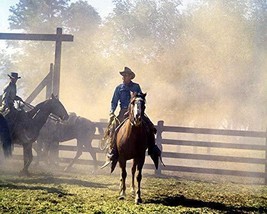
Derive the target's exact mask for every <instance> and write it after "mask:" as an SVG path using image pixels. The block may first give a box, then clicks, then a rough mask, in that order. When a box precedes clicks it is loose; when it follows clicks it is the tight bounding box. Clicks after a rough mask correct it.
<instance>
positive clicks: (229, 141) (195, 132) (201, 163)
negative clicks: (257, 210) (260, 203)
mask: <svg viewBox="0 0 267 214" xmlns="http://www.w3.org/2000/svg"><path fill="white" fill-rule="evenodd" d="M95 124H96V126H97V127H98V128H100V129H105V127H106V126H107V123H105V122H95ZM156 127H157V130H158V132H157V136H156V141H157V145H158V146H159V147H160V148H161V149H162V151H163V153H162V157H163V162H164V163H165V165H166V167H164V166H162V165H160V166H159V170H155V171H154V166H153V164H152V161H151V160H150V158H149V157H147V158H146V163H145V167H144V169H146V170H147V171H151V173H156V174H157V175H167V176H168V175H170V176H175V175H176V174H177V173H178V176H182V175H183V173H186V174H187V175H188V174H189V175H192V176H194V175H200V176H201V175H202V176H217V177H220V176H222V175H223V176H231V177H232V176H233V177H234V178H237V182H238V181H240V182H241V181H242V180H243V179H250V178H252V179H256V183H264V184H267V133H266V132H263V131H241V130H225V129H207V128H190V127H178V126H165V125H164V122H163V121H159V122H158V123H157V126H156ZM101 138H102V136H101V135H99V134H98V133H96V134H95V136H94V141H93V144H94V145H93V146H94V147H95V148H96V150H97V152H98V154H97V157H98V160H97V161H98V163H99V166H101V165H102V164H103V163H104V161H105V155H104V154H103V151H101V150H100V149H99V148H98V145H99V144H98V142H99V140H100V139H101ZM59 149H60V153H64V152H71V151H72V152H73V151H76V142H75V143H74V144H72V145H70V144H69V143H64V144H63V143H61V144H60V147H59ZM72 156H73V157H74V153H73V155H72ZM60 160H61V162H62V163H68V162H70V160H71V158H69V157H60ZM77 163H78V164H81V165H84V164H86V165H93V164H94V162H93V160H92V159H88V155H86V158H85V156H84V155H83V156H82V157H81V159H80V160H79V161H78V162H77Z"/></svg>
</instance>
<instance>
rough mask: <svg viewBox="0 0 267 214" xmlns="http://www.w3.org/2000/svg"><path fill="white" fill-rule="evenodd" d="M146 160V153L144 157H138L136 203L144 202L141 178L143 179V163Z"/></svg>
mask: <svg viewBox="0 0 267 214" xmlns="http://www.w3.org/2000/svg"><path fill="white" fill-rule="evenodd" d="M144 162H145V155H144V157H143V158H140V159H138V163H137V176H136V180H137V185H138V186H137V191H136V195H135V203H136V204H140V203H142V199H141V180H142V169H143V165H144Z"/></svg>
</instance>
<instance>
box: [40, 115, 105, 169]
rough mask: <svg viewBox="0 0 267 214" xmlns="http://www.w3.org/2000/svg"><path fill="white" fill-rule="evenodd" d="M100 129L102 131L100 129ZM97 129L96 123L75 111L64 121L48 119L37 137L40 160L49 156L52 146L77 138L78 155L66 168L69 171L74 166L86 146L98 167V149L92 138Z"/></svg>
mask: <svg viewBox="0 0 267 214" xmlns="http://www.w3.org/2000/svg"><path fill="white" fill-rule="evenodd" d="M98 130H99V132H101V130H100V129H98ZM95 131H96V125H95V123H93V122H92V121H90V120H88V119H86V118H84V117H80V116H77V115H76V114H75V113H70V114H69V119H68V120H67V121H64V122H57V121H55V120H52V119H49V120H47V122H46V124H45V125H44V126H43V128H42V129H41V131H40V134H39V136H38V138H37V147H36V148H35V150H36V152H37V158H38V161H39V160H40V157H44V158H47V157H49V152H52V151H51V150H52V148H51V147H53V146H54V145H58V143H59V142H64V141H68V140H73V139H76V140H77V152H76V155H75V157H74V159H73V160H72V161H71V163H70V164H69V165H68V166H67V167H66V168H65V169H64V170H65V171H67V170H69V169H70V168H71V167H72V166H73V164H74V163H75V162H76V161H77V160H78V158H79V157H80V156H81V155H82V152H83V149H84V148H85V149H86V151H88V152H89V153H90V154H91V156H92V158H93V161H94V166H95V168H96V167H97V159H96V151H95V149H94V148H93V147H92V140H93V138H94V134H95ZM102 132H103V131H102ZM50 159H51V158H50ZM37 163H38V162H37Z"/></svg>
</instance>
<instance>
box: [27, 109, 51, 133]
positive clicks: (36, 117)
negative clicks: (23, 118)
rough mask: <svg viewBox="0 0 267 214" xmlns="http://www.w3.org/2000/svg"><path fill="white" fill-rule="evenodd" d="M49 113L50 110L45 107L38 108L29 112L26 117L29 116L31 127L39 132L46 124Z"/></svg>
mask: <svg viewBox="0 0 267 214" xmlns="http://www.w3.org/2000/svg"><path fill="white" fill-rule="evenodd" d="M50 113H51V110H50V108H49V107H45V106H41V107H40V108H39V107H38V109H37V111H36V110H35V111H30V112H29V113H28V115H29V116H31V127H32V128H34V129H36V130H40V129H41V128H42V127H43V125H44V124H45V123H46V120H47V118H48V117H49V115H50Z"/></svg>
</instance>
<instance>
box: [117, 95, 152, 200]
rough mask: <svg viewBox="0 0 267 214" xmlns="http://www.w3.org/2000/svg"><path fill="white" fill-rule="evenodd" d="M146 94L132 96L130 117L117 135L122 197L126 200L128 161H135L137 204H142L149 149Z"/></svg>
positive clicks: (133, 190) (133, 168) (133, 167)
mask: <svg viewBox="0 0 267 214" xmlns="http://www.w3.org/2000/svg"><path fill="white" fill-rule="evenodd" d="M145 97H146V94H142V93H139V94H137V95H136V94H134V95H132V98H131V102H130V105H129V117H128V118H127V119H126V120H125V121H124V122H123V123H122V125H121V126H120V128H119V130H118V131H117V134H116V146H117V150H118V154H119V159H118V162H119V165H120V168H121V184H120V197H119V199H124V198H125V195H126V194H125V190H126V185H125V180H126V176H127V172H126V161H127V160H130V159H133V165H132V192H133V193H135V202H136V204H139V203H142V199H141V179H142V168H143V165H144V162H145V156H146V149H147V148H148V143H149V142H148V140H149V137H148V131H147V128H146V125H145V122H144V120H143V117H144V111H145ZM136 170H137V176H136V180H137V191H135V172H136Z"/></svg>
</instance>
